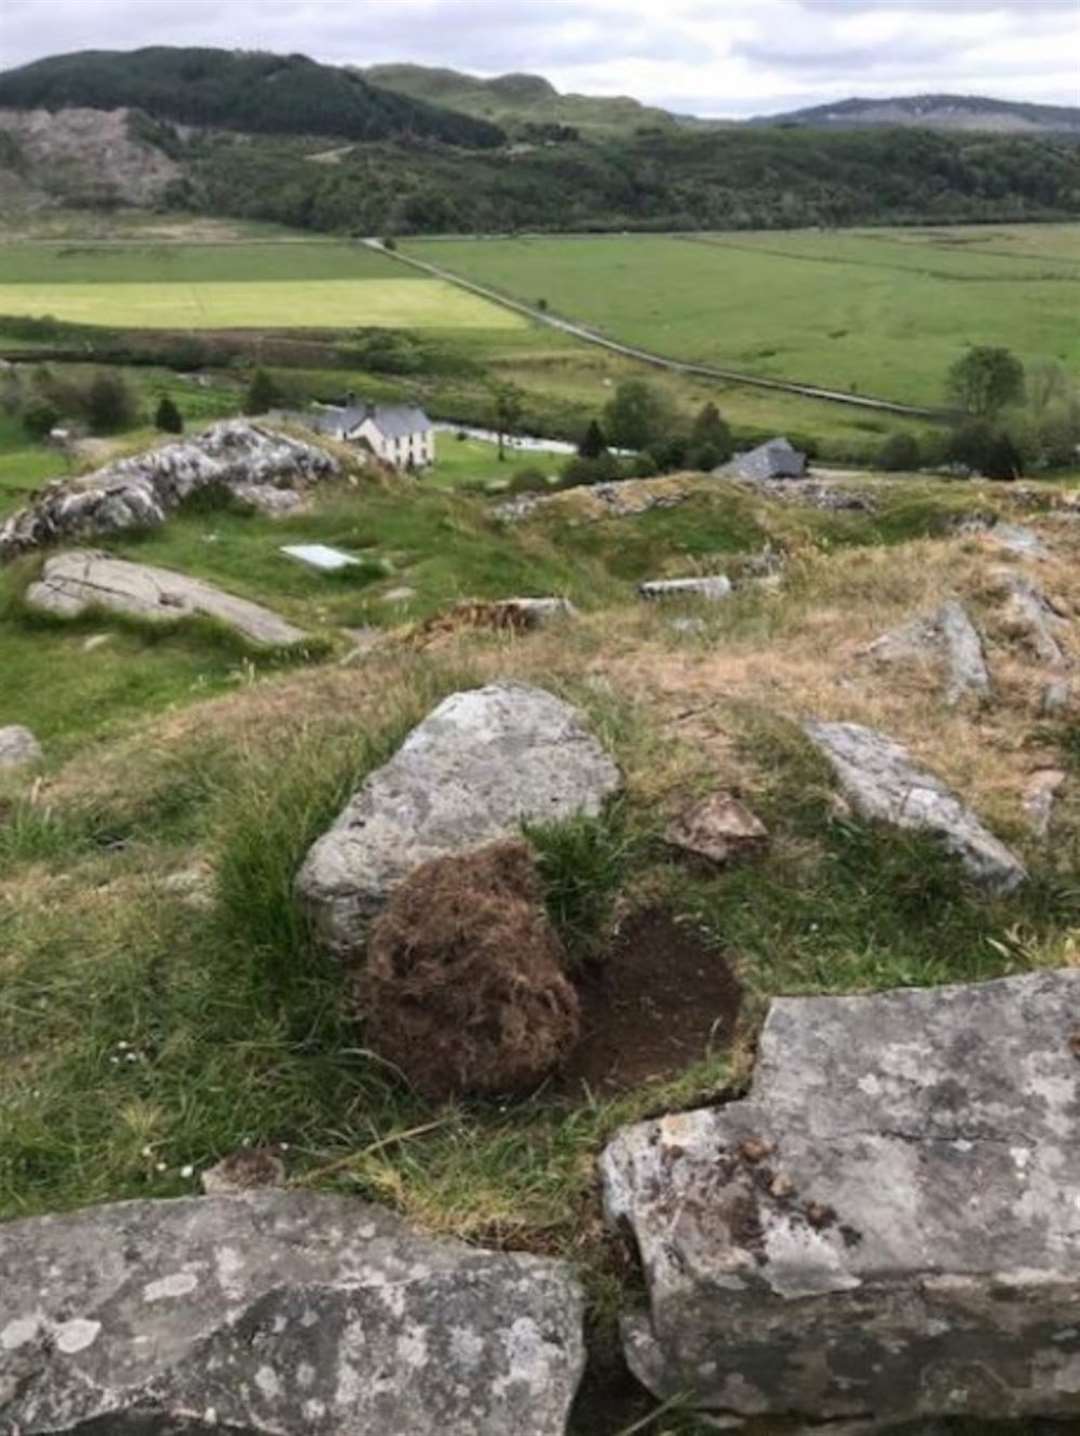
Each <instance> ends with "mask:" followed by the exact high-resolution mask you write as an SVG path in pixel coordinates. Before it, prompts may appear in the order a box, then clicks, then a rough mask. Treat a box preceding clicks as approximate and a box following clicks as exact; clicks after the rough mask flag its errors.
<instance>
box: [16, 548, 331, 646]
mask: <svg viewBox="0 0 1080 1436" xmlns="http://www.w3.org/2000/svg"><path fill="white" fill-rule="evenodd" d="M25 599H26V603H27V604H28V605H29V607H30V608H34V609H37V610H38V611H39V612H40V613H51V614H55V615H57V616H58V617H61V618H78V617H79V615H80V614H83V613H86V612H88V611H92V610H94V609H102V608H103V609H106V610H108V611H109V612H110V613H123V614H128V615H130V616H131V617H133V618H142V619H146V620H147V621H149V622H151V623H175V622H176V621H177V619H181V618H196V617H203V618H212V619H214V620H215V621H216V622H218V623H221V624H224V625H225V627H226V628H231V629H232V630H233V632H234V633H237V634H239V636H240V637H241V638H244V639H246V640H247V641H248V642H249V643H256V644H263V645H267V646H272V647H287V646H289V645H291V644H294V643H301V642H303V640H304V639H305V638H306V637H307V634H306V633H304V631H303V630H302V629H300V628H294V627H293V625H292V624H291V623H286V622H285V620H284V619H283V618H280V617H279V616H278V615H277V614H276V613H272V612H271V611H270V609H268V608H263V607H262V605H261V604H258V603H252V602H251V601H250V600H249V599H246V598H237V596H236V595H235V594H233V593H226V592H224V590H223V589H220V588H215V587H214V585H213V584H211V583H204V582H203V581H202V579H198V578H189V577H188V576H187V575H186V574H183V573H176V572H175V571H174V570H172V569H167V568H154V567H152V566H151V565H150V564H146V563H129V562H128V561H127V560H126V559H121V558H113V557H112V556H111V555H110V554H107V553H95V552H94V551H93V550H91V549H72V550H69V551H68V552H67V553H59V554H56V555H55V556H54V557H52V558H50V559H47V560H46V562H45V566H44V568H43V569H42V573H41V578H40V579H39V580H38V581H37V582H36V583H32V584H31V585H30V586H29V588H28V589H27V590H26V595H25Z"/></svg>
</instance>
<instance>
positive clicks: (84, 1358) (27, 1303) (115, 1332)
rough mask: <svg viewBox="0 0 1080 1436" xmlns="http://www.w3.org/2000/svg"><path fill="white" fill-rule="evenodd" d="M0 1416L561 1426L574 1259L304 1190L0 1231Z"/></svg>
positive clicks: (322, 1432) (32, 1420) (439, 1433)
mask: <svg viewBox="0 0 1080 1436" xmlns="http://www.w3.org/2000/svg"><path fill="white" fill-rule="evenodd" d="M0 1270H2V1271H3V1273H4V1294H3V1305H2V1310H0V1429H2V1430H4V1431H9V1432H18V1433H19V1436H45V1433H46V1432H47V1433H49V1436H67V1433H72V1436H73V1433H76V1432H78V1433H83V1432H86V1433H89V1432H91V1431H92V1432H100V1433H101V1436H105V1433H112V1432H116V1433H119V1432H120V1431H129V1430H130V1431H131V1432H133V1433H134V1432H138V1433H139V1436H195V1433H196V1432H203V1431H209V1430H214V1431H218V1430H221V1431H231V1432H236V1433H240V1436H282V1433H290V1436H291V1433H300V1432H304V1433H306V1436H341V1433H345V1432H349V1433H350V1436H389V1433H391V1432H402V1433H404V1432H408V1433H409V1436H506V1433H507V1432H514V1433H517V1436H562V1433H563V1431H564V1429H565V1423H566V1417H567V1411H568V1408H569V1405H570V1402H571V1399H572V1398H573V1395H574V1390H575V1388H576V1386H577V1382H578V1379H579V1376H580V1373H581V1368H582V1364H583V1350H582V1328H581V1318H582V1297H581V1293H580V1291H579V1289H578V1287H577V1285H576V1283H575V1282H574V1280H573V1279H572V1277H571V1276H570V1274H569V1272H568V1270H567V1269H566V1268H565V1267H564V1266H563V1265H562V1264H561V1263H558V1262H554V1261H548V1260H545V1259H542V1258H539V1257H532V1256H520V1255H511V1254H506V1253H498V1252H488V1251H482V1250H479V1249H476V1248H472V1247H466V1246H464V1245H462V1244H460V1243H457V1242H451V1241H435V1240H432V1239H431V1238H429V1237H425V1236H421V1235H420V1234H418V1233H416V1232H414V1231H411V1230H410V1229H409V1228H408V1227H407V1226H405V1225H404V1223H403V1222H402V1221H401V1220H400V1219H399V1218H398V1217H396V1216H394V1215H392V1214H391V1213H390V1212H388V1211H386V1210H384V1209H383V1208H381V1207H375V1206H369V1205H367V1204H365V1203H361V1202H357V1201H355V1200H353V1199H351V1198H345V1197H334V1196H316V1195H314V1194H310V1193H301V1192H275V1191H261V1192H258V1191H257V1192H252V1193H250V1194H248V1195H245V1196H242V1197H196V1198H189V1199H184V1200H180V1201H157V1202H123V1203H120V1204H118V1205H116V1206H106V1207H92V1208H90V1209H89V1210H87V1211H82V1212H75V1213H73V1214H71V1215H67V1216H59V1217H39V1218H36V1219H33V1220H29V1221H20V1222H12V1223H9V1224H8V1225H7V1226H0Z"/></svg>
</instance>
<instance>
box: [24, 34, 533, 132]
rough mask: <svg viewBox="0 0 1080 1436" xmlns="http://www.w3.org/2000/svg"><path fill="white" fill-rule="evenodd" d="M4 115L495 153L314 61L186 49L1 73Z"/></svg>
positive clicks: (435, 114) (96, 54)
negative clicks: (416, 143)
mask: <svg viewBox="0 0 1080 1436" xmlns="http://www.w3.org/2000/svg"><path fill="white" fill-rule="evenodd" d="M0 108H8V109H15V110H28V109H45V110H62V109H78V108H83V109H93V110H120V109H134V110H142V111H144V112H145V113H146V114H148V115H150V116H152V117H153V118H155V119H159V120H169V121H173V122H174V123H180V124H187V125H200V126H209V127H212V128H215V129H228V130H243V131H247V132H250V133H261V134H266V133H277V134H306V135H333V136H334V137H335V138H338V137H340V138H342V139H350V140H387V139H397V138H404V137H406V136H422V137H424V138H427V139H436V140H442V141H443V142H445V143H447V144H453V145H462V146H466V147H469V148H476V149H485V148H491V147H494V146H496V145H499V144H502V143H503V141H504V139H505V136H504V135H503V133H502V131H501V130H500V129H499V128H498V127H497V126H495V125H492V124H489V123H488V122H487V121H485V120H482V119H474V118H473V117H472V116H470V115H465V114H462V113H460V112H458V111H454V110H446V109H440V108H439V107H438V106H436V105H432V104H427V103H424V101H423V100H422V99H415V98H410V97H407V96H405V95H402V94H400V93H396V92H392V91H390V90H384V89H380V88H379V87H378V86H376V85H373V84H371V83H369V82H368V81H367V80H366V79H365V78H364V76H363V75H361V74H360V73H358V72H357V71H355V70H348V69H341V68H339V67H337V66H334V65H320V64H318V63H317V62H316V61H315V60H309V59H308V58H307V57H306V56H304V55H269V54H262V53H254V52H250V51H231V50H206V49H181V48H172V47H166V46H157V47H152V48H150V49H144V50H131V51H121V50H82V51H78V52H76V53H74V54H70V55H56V56H52V57H51V58H49V59H46V60H37V61H35V62H34V63H33V64H31V65H23V66H22V67H21V68H20V69H17V70H7V71H5V72H3V73H2V74H0Z"/></svg>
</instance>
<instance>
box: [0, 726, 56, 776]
mask: <svg viewBox="0 0 1080 1436" xmlns="http://www.w3.org/2000/svg"><path fill="white" fill-rule="evenodd" d="M44 756H45V755H44V753H42V751H41V744H40V743H39V742H38V740H37V739H36V738H35V737H34V735H33V733H31V731H30V729H29V728H24V727H23V726H22V724H21V723H9V724H8V725H7V727H5V728H0V770H3V769H5V768H7V769H11V768H23V767H25V766H26V765H27V764H29V763H37V762H40V760H41V759H42V758H43V757H44Z"/></svg>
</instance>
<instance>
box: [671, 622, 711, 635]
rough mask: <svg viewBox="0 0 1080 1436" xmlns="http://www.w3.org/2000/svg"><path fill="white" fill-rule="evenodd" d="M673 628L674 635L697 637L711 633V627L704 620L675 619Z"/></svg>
mask: <svg viewBox="0 0 1080 1436" xmlns="http://www.w3.org/2000/svg"><path fill="white" fill-rule="evenodd" d="M671 628H672V631H673V632H674V633H689V634H691V635H695V636H697V637H700V636H701V635H702V634H703V633H708V631H709V625H708V624H707V623H706V622H705V620H704V619H703V618H673V619H672V620H671Z"/></svg>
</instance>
